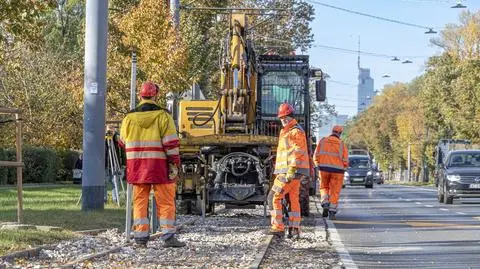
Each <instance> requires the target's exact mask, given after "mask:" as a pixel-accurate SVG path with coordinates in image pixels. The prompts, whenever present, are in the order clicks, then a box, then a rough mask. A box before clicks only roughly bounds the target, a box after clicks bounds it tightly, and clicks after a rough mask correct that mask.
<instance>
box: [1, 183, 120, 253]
mask: <svg viewBox="0 0 480 269" xmlns="http://www.w3.org/2000/svg"><path fill="white" fill-rule="evenodd" d="M23 193H24V194H23V195H24V199H23V201H24V202H23V203H24V222H25V223H26V224H35V225H48V226H59V227H63V228H65V229H67V230H70V231H77V230H89V229H99V228H120V229H123V228H124V226H125V208H124V207H117V206H116V205H114V204H107V205H105V209H104V210H102V211H92V212H83V211H81V204H79V205H76V203H77V201H78V197H79V196H80V193H81V186H74V185H70V186H58V187H26V188H24V191H23ZM16 214H17V191H16V189H14V188H12V189H0V222H13V221H16V219H17V217H16ZM73 235H74V234H73V233H71V232H68V231H67V232H48V233H47V232H40V231H8V233H6V232H0V255H1V254H2V253H5V252H7V251H11V250H14V249H15V250H16V249H22V248H25V247H28V246H31V245H38V244H44V243H51V242H52V241H56V240H60V239H64V238H68V237H71V236H73Z"/></svg>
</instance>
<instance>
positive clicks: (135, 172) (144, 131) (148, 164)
mask: <svg viewBox="0 0 480 269" xmlns="http://www.w3.org/2000/svg"><path fill="white" fill-rule="evenodd" d="M120 140H121V143H122V144H123V146H124V147H125V151H126V154H127V181H128V183H131V184H142V183H160V184H165V183H172V181H171V180H169V178H168V164H169V163H171V164H175V165H177V167H178V166H179V165H180V153H179V150H180V149H179V146H180V142H179V140H178V136H177V130H176V128H175V123H174V122H173V118H172V117H171V116H170V114H169V113H168V111H166V110H165V109H162V108H161V107H159V106H158V105H157V104H156V103H155V102H154V101H151V100H142V102H140V104H139V105H138V106H137V108H135V109H134V110H132V111H131V112H130V113H128V114H127V116H126V117H125V118H124V119H123V121H122V127H121V129H120Z"/></svg>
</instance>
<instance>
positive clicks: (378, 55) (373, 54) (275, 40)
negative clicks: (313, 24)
mask: <svg viewBox="0 0 480 269" xmlns="http://www.w3.org/2000/svg"><path fill="white" fill-rule="evenodd" d="M257 38H259V39H264V40H266V41H272V42H279V43H285V44H292V42H290V41H287V40H282V39H277V38H272V37H266V36H257ZM311 45H312V47H316V48H322V49H327V50H333V51H340V52H345V53H350V54H358V53H360V54H361V55H364V56H373V57H380V58H394V57H399V58H412V59H413V58H427V57H428V56H419V55H417V56H405V55H388V54H382V53H375V52H368V51H362V50H360V51H359V50H353V49H345V48H339V47H334V46H328V45H322V44H315V43H314V44H311Z"/></svg>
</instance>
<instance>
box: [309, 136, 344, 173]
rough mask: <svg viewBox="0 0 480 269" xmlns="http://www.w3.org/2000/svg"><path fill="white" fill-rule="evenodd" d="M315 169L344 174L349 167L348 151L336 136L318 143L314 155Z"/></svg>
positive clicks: (325, 138)
mask: <svg viewBox="0 0 480 269" xmlns="http://www.w3.org/2000/svg"><path fill="white" fill-rule="evenodd" d="M314 158H315V167H318V168H319V169H320V170H321V171H326V172H337V173H343V172H344V171H345V170H346V169H347V167H348V150H347V147H346V146H345V144H344V143H343V142H342V141H341V140H340V138H338V137H337V136H335V135H331V136H328V137H324V138H322V139H321V140H320V142H318V145H317V148H316V149H315V153H314Z"/></svg>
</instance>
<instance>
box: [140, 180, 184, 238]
mask: <svg viewBox="0 0 480 269" xmlns="http://www.w3.org/2000/svg"><path fill="white" fill-rule="evenodd" d="M152 187H153V193H154V197H155V202H156V205H157V216H156V217H157V218H158V222H159V224H160V229H161V232H162V233H163V236H162V238H164V239H166V238H168V237H170V236H172V235H173V234H175V191H176V184H175V183H170V184H134V185H133V236H134V238H148V237H149V231H150V225H149V223H150V221H149V219H148V200H149V198H150V190H151V188H152ZM152 217H153V216H152Z"/></svg>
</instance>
